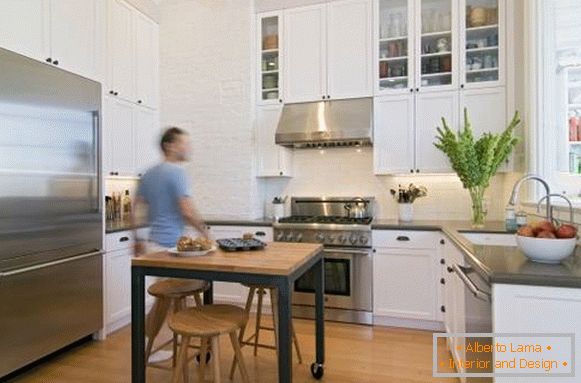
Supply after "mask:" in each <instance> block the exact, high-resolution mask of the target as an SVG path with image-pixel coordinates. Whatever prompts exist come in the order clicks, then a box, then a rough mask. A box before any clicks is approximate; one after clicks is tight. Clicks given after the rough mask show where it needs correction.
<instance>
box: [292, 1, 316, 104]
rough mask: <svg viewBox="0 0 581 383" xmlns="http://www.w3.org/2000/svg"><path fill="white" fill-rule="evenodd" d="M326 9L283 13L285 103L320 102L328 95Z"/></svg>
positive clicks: (305, 8)
mask: <svg viewBox="0 0 581 383" xmlns="http://www.w3.org/2000/svg"><path fill="white" fill-rule="evenodd" d="M326 17H327V6H326V4H317V5H313V6H308V7H301V8H292V9H288V10H285V12H284V26H283V27H284V55H283V57H284V67H283V71H284V80H283V81H284V102H286V103H293V102H305V101H314V100H321V99H324V98H326V95H327V92H326V91H327V58H326V52H327V37H326V36H327V28H326Z"/></svg>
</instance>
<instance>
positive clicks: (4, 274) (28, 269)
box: [0, 250, 103, 278]
mask: <svg viewBox="0 0 581 383" xmlns="http://www.w3.org/2000/svg"><path fill="white" fill-rule="evenodd" d="M101 254H103V251H101V250H99V251H94V252H92V253H86V254H81V255H77V256H75V257H68V258H64V259H59V260H56V261H52V262H48V263H41V264H38V265H34V266H30V267H24V268H22V269H16V270H12V271H6V272H2V273H0V278H3V277H11V276H14V275H19V274H24V273H29V272H31V271H35V270H41V269H45V268H47V267H52V266H57V265H62V264H63V263H69V262H74V261H79V260H81V259H85V258H89V257H94V256H95V255H101Z"/></svg>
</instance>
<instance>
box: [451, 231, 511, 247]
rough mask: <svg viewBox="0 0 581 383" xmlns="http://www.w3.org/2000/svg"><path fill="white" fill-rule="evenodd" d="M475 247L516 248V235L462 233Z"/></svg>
mask: <svg viewBox="0 0 581 383" xmlns="http://www.w3.org/2000/svg"><path fill="white" fill-rule="evenodd" d="M460 233H461V234H462V235H463V236H464V238H466V239H467V240H469V241H470V242H472V244H473V245H487V246H516V236H515V235H514V234H499V233H475V232H462V231H461V232H460Z"/></svg>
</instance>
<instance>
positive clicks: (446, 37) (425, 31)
mask: <svg viewBox="0 0 581 383" xmlns="http://www.w3.org/2000/svg"><path fill="white" fill-rule="evenodd" d="M455 14H456V12H455V11H454V0H420V2H419V15H418V17H419V20H418V23H419V26H420V32H419V33H420V37H419V43H418V44H419V46H418V48H419V49H418V51H419V56H420V59H419V66H420V68H419V73H420V75H419V77H420V79H419V80H420V85H421V87H422V88H429V87H442V86H446V87H449V86H451V85H453V83H454V79H453V73H454V72H455V71H454V69H455V68H453V66H454V61H455V59H456V58H455V57H454V53H453V52H455V49H454V47H455V45H456V43H457V42H456V41H455V39H456V35H455V33H453V30H454V24H455V23H454V22H453V20H454V17H455Z"/></svg>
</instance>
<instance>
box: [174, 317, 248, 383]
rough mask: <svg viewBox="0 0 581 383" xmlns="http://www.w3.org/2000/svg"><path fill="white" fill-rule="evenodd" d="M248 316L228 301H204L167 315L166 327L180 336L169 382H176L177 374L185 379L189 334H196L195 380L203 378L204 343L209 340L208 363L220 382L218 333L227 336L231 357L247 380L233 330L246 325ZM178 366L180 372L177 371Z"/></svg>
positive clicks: (191, 335) (186, 377)
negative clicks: (175, 360) (199, 304)
mask: <svg viewBox="0 0 581 383" xmlns="http://www.w3.org/2000/svg"><path fill="white" fill-rule="evenodd" d="M247 321H248V316H247V315H246V312H245V311H244V310H243V309H241V308H240V307H236V306H232V305H207V306H202V307H195V308H191V309H187V310H184V311H180V312H178V313H174V314H172V316H171V317H170V319H169V327H170V328H171V329H172V331H173V332H174V333H176V334H178V335H180V336H182V343H181V345H180V350H179V355H178V362H177V365H176V367H175V369H174V372H173V378H172V383H177V382H178V381H179V379H180V375H182V376H183V381H184V383H187V382H188V344H189V343H190V340H191V338H192V337H199V338H200V355H201V357H200V366H199V369H198V379H199V382H200V383H201V382H203V381H204V370H205V367H206V358H204V357H203V356H204V355H206V353H207V351H208V345H209V343H211V349H212V354H213V355H212V364H213V366H214V382H216V383H220V382H221V376H220V348H219V344H220V342H219V337H220V335H222V334H228V335H229V336H230V342H231V343H232V347H233V348H234V360H235V361H237V362H238V363H237V364H238V366H239V367H240V374H241V375H242V381H243V382H244V383H248V382H249V379H248V373H247V371H246V366H245V364H244V358H243V356H242V352H241V350H240V343H239V342H238V338H237V336H236V332H237V331H238V330H239V329H240V330H242V329H243V328H244V327H245V326H246V322H247ZM180 370H181V374H180Z"/></svg>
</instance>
